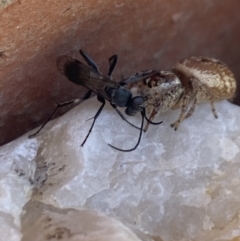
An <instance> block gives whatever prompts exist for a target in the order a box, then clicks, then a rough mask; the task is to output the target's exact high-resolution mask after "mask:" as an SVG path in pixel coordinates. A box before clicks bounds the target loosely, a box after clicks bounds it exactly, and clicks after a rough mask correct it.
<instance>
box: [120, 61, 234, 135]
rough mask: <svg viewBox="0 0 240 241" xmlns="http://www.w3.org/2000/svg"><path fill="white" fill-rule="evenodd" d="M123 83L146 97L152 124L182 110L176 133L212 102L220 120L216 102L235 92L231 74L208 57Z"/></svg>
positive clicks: (220, 64) (146, 73) (146, 72)
mask: <svg viewBox="0 0 240 241" xmlns="http://www.w3.org/2000/svg"><path fill="white" fill-rule="evenodd" d="M122 82H123V83H125V84H127V86H128V88H129V89H130V90H131V91H132V92H134V90H135V91H136V92H137V94H140V95H142V96H144V97H145V102H144V107H146V110H147V112H148V113H150V118H149V120H150V121H152V120H153V119H154V117H155V116H156V115H157V114H159V113H163V112H166V111H167V110H169V109H172V110H176V109H180V110H181V113H180V115H179V118H178V119H177V121H176V122H174V123H173V124H171V126H172V127H173V128H174V129H175V130H177V129H178V127H179V124H180V123H181V122H182V121H183V120H184V119H187V118H188V117H190V116H191V115H192V114H193V112H194V110H195V107H196V104H198V103H203V102H210V105H211V108H212V112H213V115H214V117H215V118H217V117H218V116H217V113H216V110H215V107H214V102H216V101H220V100H224V99H232V98H233V97H234V95H235V92H236V79H235V77H234V75H233V73H232V71H231V70H230V69H229V68H228V67H227V66H226V65H225V64H224V63H222V62H220V61H219V60H217V59H214V58H208V57H190V58H186V59H184V60H182V61H179V62H178V63H177V64H176V65H175V66H174V67H173V68H172V70H171V71H156V70H149V71H143V72H141V73H138V74H136V75H135V76H131V77H128V78H126V79H125V80H123V81H122ZM148 125H149V123H147V125H146V126H145V129H144V130H145V131H147V129H148Z"/></svg>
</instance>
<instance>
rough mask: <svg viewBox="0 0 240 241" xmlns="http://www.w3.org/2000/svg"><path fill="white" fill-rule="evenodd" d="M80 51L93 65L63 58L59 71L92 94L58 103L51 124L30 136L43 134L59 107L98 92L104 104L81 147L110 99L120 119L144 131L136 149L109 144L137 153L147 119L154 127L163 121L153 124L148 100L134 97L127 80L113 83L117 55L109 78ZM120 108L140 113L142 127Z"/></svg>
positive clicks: (111, 60) (112, 61)
mask: <svg viewBox="0 0 240 241" xmlns="http://www.w3.org/2000/svg"><path fill="white" fill-rule="evenodd" d="M79 52H80V54H81V55H82V57H83V58H84V59H85V61H86V62H87V63H88V65H89V66H87V65H85V64H83V63H82V62H80V61H79V60H77V59H74V58H72V57H70V56H67V55H61V56H59V57H58V58H57V67H58V69H59V71H60V72H61V73H62V74H63V75H65V76H66V77H67V78H68V79H69V80H70V81H71V82H74V83H75V84H78V85H82V86H84V87H86V88H87V89H89V90H88V92H87V93H86V94H85V95H84V96H83V97H82V98H80V99H74V100H70V101H67V102H63V103H59V104H57V107H56V108H55V110H54V111H53V113H52V114H51V116H50V117H49V118H48V119H47V121H46V122H45V123H44V124H43V125H42V126H41V127H40V129H39V130H38V131H37V132H36V133H34V134H32V135H31V136H30V137H33V136H35V135H36V134H38V133H39V132H40V130H41V129H42V128H43V127H44V126H45V125H46V124H47V122H48V121H49V120H50V119H51V118H52V117H53V115H54V114H55V113H56V111H57V110H58V108H60V107H63V106H66V105H70V104H73V103H81V102H83V101H84V100H87V99H88V98H90V96H91V94H92V92H94V93H96V95H97V99H98V101H100V102H101V103H102V105H101V106H100V108H99V109H98V111H97V113H96V114H95V116H94V117H93V123H92V125H91V128H90V130H89V132H88V134H87V136H86V137H85V139H84V141H83V143H82V144H81V146H83V145H84V144H85V142H86V141H87V139H88V137H89V135H90V133H91V131H92V128H93V126H94V124H95V121H96V120H97V118H98V116H99V115H100V113H101V111H102V109H103V107H104V105H105V100H107V101H109V102H110V104H111V106H112V107H113V108H114V109H115V110H116V111H117V113H118V114H119V116H120V117H121V118H122V119H123V120H124V121H126V122H127V123H128V124H130V125H131V126H133V127H135V128H137V129H140V134H139V138H138V141H137V144H136V145H135V146H134V147H133V148H131V149H127V150H123V149H119V148H117V147H114V146H112V145H111V144H108V145H109V146H111V147H112V148H114V149H116V150H119V151H124V152H130V151H133V150H135V149H136V148H137V146H138V145H139V143H140V140H141V136H142V131H143V125H144V118H146V119H147V121H149V122H150V123H152V124H160V123H161V122H159V123H153V122H151V121H150V120H149V119H148V118H147V117H146V114H145V108H144V107H143V106H144V103H145V101H146V100H145V98H144V97H142V96H136V97H132V93H131V91H130V90H128V89H127V88H125V87H124V86H125V85H126V81H120V82H119V83H118V82H115V81H113V79H112V76H111V75H112V72H113V70H114V68H115V66H116V63H117V58H118V57H117V55H113V56H111V57H110V58H109V64H110V66H109V71H108V76H107V77H106V76H104V75H103V74H102V73H101V72H100V70H99V68H98V66H97V64H96V63H95V62H94V60H93V59H92V58H91V57H90V56H89V55H88V54H87V53H85V52H84V51H83V50H80V51H79ZM117 107H127V108H126V111H125V112H126V114H127V115H135V114H136V112H139V111H140V113H141V116H142V122H141V127H140V128H138V127H136V126H135V125H133V124H132V123H130V122H129V121H128V120H127V119H126V118H125V117H124V115H123V114H122V113H121V112H120V111H119V110H118V108H117Z"/></svg>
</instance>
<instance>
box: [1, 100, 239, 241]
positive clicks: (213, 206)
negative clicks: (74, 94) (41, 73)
mask: <svg viewBox="0 0 240 241" xmlns="http://www.w3.org/2000/svg"><path fill="white" fill-rule="evenodd" d="M99 106H100V103H99V102H97V101H96V98H93V99H90V100H88V101H86V102H85V103H83V104H81V105H79V106H78V107H76V108H74V109H72V110H71V111H69V112H68V113H67V114H65V115H64V116H62V117H61V118H59V119H56V120H54V121H52V122H51V123H49V124H48V126H47V127H46V128H44V129H43V130H42V132H40V133H39V135H38V137H37V138H34V139H31V140H29V139H26V137H22V138H21V145H23V146H26V145H27V144H26V143H32V145H33V143H35V144H34V145H35V146H34V153H35V154H34V155H32V159H31V160H32V161H30V160H29V159H28V158H29V155H28V154H27V150H26V154H24V155H23V156H24V158H26V161H24V158H23V159H22V160H21V162H22V163H30V162H32V163H36V172H35V175H34V187H35V189H34V192H33V195H32V199H34V200H36V201H38V202H43V203H45V204H47V205H51V206H54V207H57V208H60V209H61V208H62V209H67V208H71V209H76V210H81V209H92V210H97V211H101V212H103V213H105V214H107V215H110V216H112V217H116V218H117V219H118V220H121V221H122V222H123V223H124V224H125V225H127V226H128V227H130V228H131V229H132V230H134V232H135V233H137V235H138V231H139V232H140V231H143V232H145V233H146V234H147V237H152V238H153V239H154V240H164V241H170V240H171V241H172V240H182V241H185V240H186V241H190V240H206V241H208V240H217V241H225V240H232V239H233V238H236V239H237V238H238V237H239V238H240V221H239V218H240V216H239V210H240V151H239V150H240V126H239V120H240V108H239V107H238V106H235V105H232V104H231V103H229V102H227V101H223V102H220V103H217V104H216V110H217V113H218V116H219V118H218V119H215V118H214V117H213V114H212V112H211V108H210V104H202V105H199V106H197V108H196V110H195V112H194V113H193V115H192V116H191V117H190V118H189V119H187V120H185V121H184V122H183V123H181V125H180V127H179V129H178V131H174V130H173V129H172V128H171V127H170V123H172V122H174V121H175V120H176V119H177V117H178V114H179V112H178V111H174V112H173V111H172V112H168V113H166V114H164V115H162V116H159V117H158V120H163V123H162V124H161V125H158V126H152V125H151V126H150V128H149V130H148V132H147V133H144V134H143V137H142V140H141V143H140V145H139V147H138V148H137V150H135V151H133V152H129V153H124V152H119V151H116V150H114V149H112V148H111V147H109V146H108V145H107V144H108V143H111V144H113V145H115V146H117V147H120V148H131V147H133V146H134V145H135V144H136V142H137V138H138V135H139V131H138V130H136V129H135V128H133V127H131V126H130V125H128V124H127V123H125V122H124V121H122V120H121V119H120V117H119V116H118V115H117V113H116V112H115V111H114V110H113V109H112V108H111V107H110V106H109V105H107V106H106V107H105V108H104V110H103V111H102V113H101V115H100V117H99V119H98V120H97V121H96V124H95V126H94V128H93V130H92V133H91V135H90V137H89V139H88V141H87V142H86V144H85V145H84V147H81V146H80V145H81V143H82V141H83V140H84V138H85V136H86V134H87V133H88V130H89V128H90V125H91V123H92V120H89V121H86V120H87V119H89V118H91V117H93V116H94V114H95V113H96V112H97V109H98V108H99ZM127 118H128V120H129V121H131V122H132V123H134V124H137V125H140V122H141V119H140V116H137V117H127ZM156 121H157V120H156ZM31 133H32V132H31ZM17 141H18V142H17V143H18V144H14V143H16V141H15V142H13V143H11V145H12V149H11V148H9V149H8V151H9V152H8V155H11V158H13V157H14V155H17V153H16V150H15V149H14V145H19V142H20V139H19V140H17ZM3 148H5V146H4V147H3ZM36 153H37V154H36ZM35 155H36V158H35V159H34V157H35ZM0 158H1V155H0ZM11 158H10V159H11ZM33 160H34V162H33ZM18 178H19V180H21V178H22V177H18ZM4 180H6V179H4ZM9 183H10V182H9ZM19 183H20V184H19V185H21V182H20V181H19ZM9 185H10V184H9ZM26 201H27V199H26V198H25V199H24V198H23V199H22V202H26ZM0 202H1V200H0ZM0 208H1V207H0ZM19 208H22V205H19ZM32 212H34V210H32ZM18 214H19V212H16V213H12V214H11V215H12V216H13V217H15V216H17V215H18ZM0 215H1V213H0ZM139 237H140V236H139ZM141 239H142V240H145V239H144V238H143V237H141Z"/></svg>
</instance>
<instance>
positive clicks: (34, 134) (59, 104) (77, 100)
mask: <svg viewBox="0 0 240 241" xmlns="http://www.w3.org/2000/svg"><path fill="white" fill-rule="evenodd" d="M91 94H92V91H91V90H89V91H88V92H87V93H86V94H85V95H84V96H83V97H82V98H81V99H73V100H69V101H66V102H62V103H57V106H56V108H55V109H54V111H53V112H52V114H51V115H50V116H49V117H48V119H47V120H46V121H45V123H44V124H43V125H42V126H41V127H40V128H39V129H38V130H37V131H36V132H35V133H33V134H32V135H29V136H28V137H29V138H32V137H34V136H36V135H37V134H38V133H39V132H40V131H41V130H42V129H43V128H44V126H45V125H46V124H47V123H48V122H49V121H50V120H51V119H52V117H53V116H54V114H55V113H56V112H57V110H58V109H59V108H61V107H64V106H67V105H71V104H73V103H75V104H77V103H78V104H80V103H81V102H83V101H84V100H86V99H88V98H89V97H90V96H91Z"/></svg>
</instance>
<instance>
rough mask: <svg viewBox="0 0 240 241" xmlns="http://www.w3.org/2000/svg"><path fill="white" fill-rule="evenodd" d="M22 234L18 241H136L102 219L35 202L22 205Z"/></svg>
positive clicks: (118, 225)
mask: <svg viewBox="0 0 240 241" xmlns="http://www.w3.org/2000/svg"><path fill="white" fill-rule="evenodd" d="M32 210H34V212H32ZM22 231H23V237H22V241H33V240H34V241H42V240H61V241H96V240H98V241H106V240H115V241H140V239H139V238H138V237H137V236H136V235H135V234H134V233H133V232H132V231H131V230H130V229H129V228H127V227H126V226H124V225H123V224H122V223H121V222H119V221H117V220H116V219H113V218H109V217H107V216H106V215H103V214H100V213H97V212H95V211H91V210H76V209H58V208H54V207H52V206H48V205H44V204H43V203H38V202H30V203H28V204H27V205H26V207H25V215H24V216H23V222H22Z"/></svg>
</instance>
